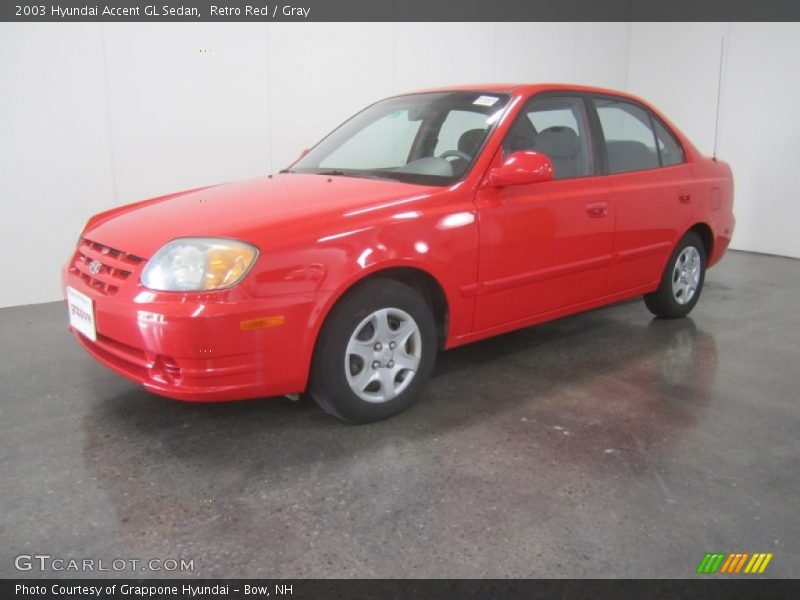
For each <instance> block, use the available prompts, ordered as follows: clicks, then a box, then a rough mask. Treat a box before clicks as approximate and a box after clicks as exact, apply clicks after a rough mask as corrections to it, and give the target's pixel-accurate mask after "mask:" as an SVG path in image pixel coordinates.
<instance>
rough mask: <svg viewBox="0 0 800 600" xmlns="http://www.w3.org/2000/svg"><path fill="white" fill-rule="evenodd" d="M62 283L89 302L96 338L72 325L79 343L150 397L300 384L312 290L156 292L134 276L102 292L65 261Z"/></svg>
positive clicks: (198, 398) (232, 394)
mask: <svg viewBox="0 0 800 600" xmlns="http://www.w3.org/2000/svg"><path fill="white" fill-rule="evenodd" d="M132 279H135V278H132ZM63 283H64V288H65V290H66V286H69V287H72V288H74V289H77V290H78V291H80V292H82V293H83V294H86V295H87V296H89V297H90V298H92V301H93V304H94V313H95V323H96V329H97V341H96V342H93V341H92V340H90V339H88V338H86V337H85V336H83V335H82V334H81V333H79V332H77V331H74V330H73V334H74V335H75V336H76V338H77V340H78V341H79V343H80V344H81V346H82V347H83V348H84V349H85V350H86V351H87V352H88V353H89V354H90V355H91V356H93V357H94V358H95V359H97V360H98V361H99V362H101V363H103V364H104V365H106V366H107V367H109V368H110V369H112V370H113V371H115V372H116V373H118V374H120V375H122V376H123V377H126V378H127V379H130V380H131V381H134V382H136V383H138V384H141V385H143V386H144V387H145V388H146V389H147V390H149V391H151V392H153V393H155V394H158V395H161V396H166V397H168V398H174V399H177V400H186V401H194V402H214V401H223V400H240V399H246V398H257V397H265V396H277V395H282V394H288V393H297V392H301V391H303V390H304V389H305V386H306V380H307V378H308V368H309V362H310V355H311V350H312V347H311V343H310V340H313V332H310V331H309V320H310V315H311V313H312V310H313V306H314V304H315V302H314V301H315V298H314V296H313V295H310V294H309V295H293V296H278V297H272V298H247V297H241V296H243V294H242V293H239V296H240V297H232V295H231V294H230V293H216V294H201V293H192V294H181V293H158V292H152V291H150V290H147V289H146V288H144V287H142V286H141V284H139V283H138V282H136V281H130V282H126V284H125V286H123V287H122V288H120V289H119V291H118V292H116V293H115V294H114V295H104V294H103V293H101V292H100V291H98V290H97V289H96V288H94V287H92V286H90V285H88V284H87V283H86V282H85V281H84V279H82V278H81V277H80V276H79V275H77V274H75V273H74V272H71V271H70V268H69V266H68V267H66V268H65V269H64V271H63ZM254 324H255V326H253V325H254Z"/></svg>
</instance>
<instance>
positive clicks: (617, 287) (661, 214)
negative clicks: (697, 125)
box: [592, 96, 695, 294]
mask: <svg viewBox="0 0 800 600" xmlns="http://www.w3.org/2000/svg"><path fill="white" fill-rule="evenodd" d="M592 101H593V104H594V107H595V109H596V114H597V117H598V119H599V123H600V128H601V130H602V135H603V141H604V144H605V150H606V160H607V169H608V181H609V184H610V185H611V189H612V191H613V194H614V206H615V211H616V215H615V216H616V233H615V236H614V261H613V263H612V265H611V267H610V269H609V276H608V293H609V294H613V293H618V292H624V291H626V290H633V289H636V288H642V287H648V286H653V285H655V284H657V282H658V281H659V280H660V278H661V274H662V269H663V268H664V265H665V264H666V260H667V258H668V257H669V253H670V250H671V249H672V247H673V245H674V244H675V242H676V240H677V238H678V236H679V235H680V234H681V232H682V231H683V229H684V228H685V227H686V225H687V220H688V218H689V214H690V211H691V205H692V204H693V202H694V195H695V184H694V179H693V176H692V170H691V167H690V166H689V165H688V164H686V162H685V160H684V154H683V150H682V148H681V146H680V143H679V142H678V141H677V139H676V138H675V137H674V136H673V135H672V134H671V133H670V132H669V130H668V129H667V128H666V127H665V126H664V125H663V123H661V122H660V121H659V120H658V119H657V118H656V117H655V115H653V114H652V113H651V112H650V111H649V110H647V109H646V108H645V107H643V106H641V105H640V104H638V103H635V102H632V101H628V100H625V99H621V98H617V97H614V96H594V97H593V98H592Z"/></svg>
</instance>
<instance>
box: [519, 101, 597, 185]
mask: <svg viewBox="0 0 800 600" xmlns="http://www.w3.org/2000/svg"><path fill="white" fill-rule="evenodd" d="M590 147H591V142H590V139H589V126H588V118H587V114H586V105H585V104H584V101H583V100H582V99H581V98H578V97H574V96H564V97H554V96H547V97H544V98H534V99H533V100H531V101H529V102H528V104H527V106H525V107H523V109H522V111H521V112H520V114H519V115H518V116H517V119H516V121H514V124H513V125H512V126H511V129H509V131H508V133H507V134H506V138H505V140H504V141H503V148H504V151H505V153H506V154H509V153H511V152H518V151H521V150H532V151H534V152H541V153H542V154H546V155H547V156H548V157H549V158H550V162H552V163H553V175H554V178H555V179H569V178H573V177H586V176H587V175H592V174H594V161H593V155H592V153H591V151H590Z"/></svg>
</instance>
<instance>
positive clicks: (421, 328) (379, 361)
mask: <svg viewBox="0 0 800 600" xmlns="http://www.w3.org/2000/svg"><path fill="white" fill-rule="evenodd" d="M436 341H437V335H436V323H435V321H434V318H433V313H432V311H431V308H430V306H429V305H428V303H427V302H426V301H425V299H424V298H423V297H422V296H421V295H420V294H419V293H418V292H417V291H416V290H415V289H414V288H412V287H410V286H408V285H406V284H404V283H401V282H399V281H395V280H391V279H374V280H371V281H368V282H366V283H364V284H363V285H360V286H358V287H356V288H355V289H354V290H353V291H352V292H349V293H348V294H347V295H346V296H345V297H344V298H343V299H342V300H341V301H340V302H339V303H338V304H337V305H336V306H335V307H334V308H333V310H332V311H331V313H330V315H328V318H327V319H326V321H325V323H324V325H323V327H322V331H321V332H320V336H319V340H318V342H317V347H316V349H315V351H314V358H313V360H312V364H311V377H310V382H309V393H310V394H311V396H312V397H313V398H314V400H315V401H316V402H317V404H318V405H319V406H320V408H322V410H323V411H325V412H326V413H328V414H329V415H332V416H334V417H336V418H338V419H342V420H343V421H347V422H350V423H371V422H373V421H379V420H381V419H386V418H389V417H392V416H394V415H396V414H398V413H400V412H402V411H404V410H406V409H407V408H409V407H410V406H411V405H412V404H414V402H416V400H417V399H418V398H419V396H420V394H421V392H422V389H423V388H424V386H425V383H426V382H427V381H428V379H429V378H430V375H431V372H432V371H433V364H434V362H435V360H436V350H437V347H436V346H437V344H436ZM376 365H377V366H376Z"/></svg>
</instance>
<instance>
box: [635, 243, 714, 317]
mask: <svg viewBox="0 0 800 600" xmlns="http://www.w3.org/2000/svg"><path fill="white" fill-rule="evenodd" d="M705 267H706V250H705V246H703V242H702V240H701V239H700V236H699V235H697V234H696V233H695V232H694V231H690V232H689V233H687V234H686V235H685V236H683V238H682V239H681V241H680V243H679V244H678V246H677V248H675V251H674V252H673V253H672V256H670V259H669V261H668V262H667V266H666V268H665V269H664V273H663V275H662V276H661V284H660V285H659V286H658V289H657V290H656V291H655V292H653V293H651V294H646V295H645V296H644V303H645V305H647V308H648V309H649V310H650V312H651V313H653V314H654V315H656V316H657V317H661V318H664V319H676V318H679V317H685V316H686V315H688V314H689V313H690V312H691V310H692V309H693V308H694V305H695V304H697V301H698V300H699V299H700V292H701V291H702V289H703V282H704V281H705Z"/></svg>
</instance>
